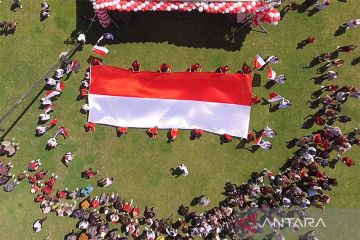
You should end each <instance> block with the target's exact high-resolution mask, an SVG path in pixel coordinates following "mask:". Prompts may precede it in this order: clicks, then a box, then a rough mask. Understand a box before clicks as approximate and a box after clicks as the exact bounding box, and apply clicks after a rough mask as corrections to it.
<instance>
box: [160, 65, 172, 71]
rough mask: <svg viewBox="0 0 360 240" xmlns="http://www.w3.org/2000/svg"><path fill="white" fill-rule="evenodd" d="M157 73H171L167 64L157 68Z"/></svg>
mask: <svg viewBox="0 0 360 240" xmlns="http://www.w3.org/2000/svg"><path fill="white" fill-rule="evenodd" d="M159 72H163V73H164V72H171V66H170V65H169V64H166V63H163V64H161V65H160V67H159Z"/></svg>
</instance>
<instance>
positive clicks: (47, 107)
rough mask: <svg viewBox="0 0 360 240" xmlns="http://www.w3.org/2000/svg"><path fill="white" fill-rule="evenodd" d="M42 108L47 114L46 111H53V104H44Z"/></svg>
mask: <svg viewBox="0 0 360 240" xmlns="http://www.w3.org/2000/svg"><path fill="white" fill-rule="evenodd" d="M44 110H45V113H46V114H48V113H50V112H52V111H54V105H53V104H49V105H46V107H45V108H44Z"/></svg>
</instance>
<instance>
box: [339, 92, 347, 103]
mask: <svg viewBox="0 0 360 240" xmlns="http://www.w3.org/2000/svg"><path fill="white" fill-rule="evenodd" d="M348 96H349V93H346V92H338V93H337V94H336V99H337V100H338V101H339V102H345V101H346V99H347V97H348Z"/></svg>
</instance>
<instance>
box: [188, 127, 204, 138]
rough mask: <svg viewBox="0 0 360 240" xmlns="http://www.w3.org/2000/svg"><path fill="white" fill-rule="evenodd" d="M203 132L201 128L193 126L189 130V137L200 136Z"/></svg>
mask: <svg viewBox="0 0 360 240" xmlns="http://www.w3.org/2000/svg"><path fill="white" fill-rule="evenodd" d="M203 134H204V131H203V130H201V129H197V128H195V129H193V130H191V132H190V137H191V139H196V138H201V137H202V135H203Z"/></svg>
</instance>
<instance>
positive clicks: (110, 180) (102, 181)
mask: <svg viewBox="0 0 360 240" xmlns="http://www.w3.org/2000/svg"><path fill="white" fill-rule="evenodd" d="M113 180H114V178H112V177H111V178H108V177H107V178H103V179H100V180H99V181H98V183H99V185H100V186H101V187H108V186H110V185H111V184H112V183H113Z"/></svg>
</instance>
